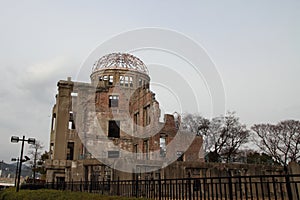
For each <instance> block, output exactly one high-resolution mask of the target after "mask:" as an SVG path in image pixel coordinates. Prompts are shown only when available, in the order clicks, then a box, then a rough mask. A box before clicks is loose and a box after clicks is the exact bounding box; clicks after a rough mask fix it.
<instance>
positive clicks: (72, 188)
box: [71, 179, 73, 191]
mask: <svg viewBox="0 0 300 200" xmlns="http://www.w3.org/2000/svg"><path fill="white" fill-rule="evenodd" d="M71 191H73V179H72V182H71Z"/></svg>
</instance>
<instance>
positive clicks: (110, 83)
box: [108, 76, 114, 85]
mask: <svg viewBox="0 0 300 200" xmlns="http://www.w3.org/2000/svg"><path fill="white" fill-rule="evenodd" d="M113 83H114V76H109V81H108V85H113Z"/></svg>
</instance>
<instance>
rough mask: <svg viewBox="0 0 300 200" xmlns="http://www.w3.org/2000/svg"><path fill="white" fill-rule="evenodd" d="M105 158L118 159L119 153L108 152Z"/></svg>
mask: <svg viewBox="0 0 300 200" xmlns="http://www.w3.org/2000/svg"><path fill="white" fill-rule="evenodd" d="M107 157H108V158H119V157H120V152H119V151H108V152H107Z"/></svg>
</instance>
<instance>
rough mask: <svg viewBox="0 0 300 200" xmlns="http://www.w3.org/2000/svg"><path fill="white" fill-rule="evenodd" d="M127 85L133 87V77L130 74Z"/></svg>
mask: <svg viewBox="0 0 300 200" xmlns="http://www.w3.org/2000/svg"><path fill="white" fill-rule="evenodd" d="M129 86H130V87H133V79H132V76H130V77H129Z"/></svg>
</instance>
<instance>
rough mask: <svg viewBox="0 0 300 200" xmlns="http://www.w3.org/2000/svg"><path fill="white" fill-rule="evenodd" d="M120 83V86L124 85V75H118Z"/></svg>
mask: <svg viewBox="0 0 300 200" xmlns="http://www.w3.org/2000/svg"><path fill="white" fill-rule="evenodd" d="M120 85H121V86H123V85H124V76H120Z"/></svg>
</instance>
